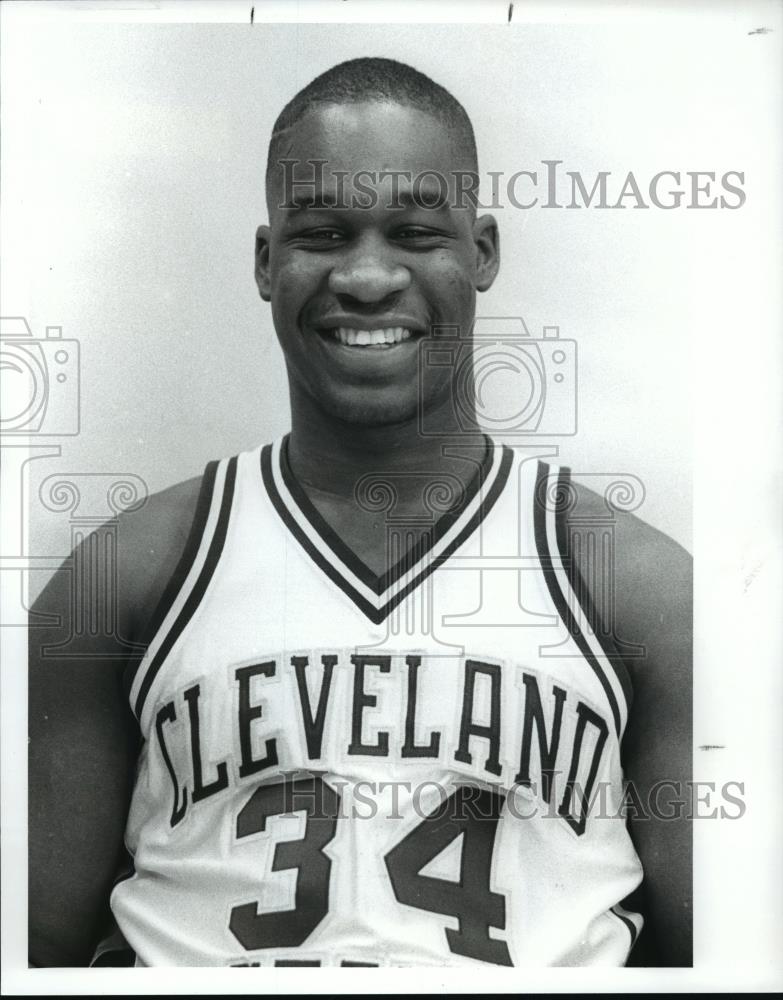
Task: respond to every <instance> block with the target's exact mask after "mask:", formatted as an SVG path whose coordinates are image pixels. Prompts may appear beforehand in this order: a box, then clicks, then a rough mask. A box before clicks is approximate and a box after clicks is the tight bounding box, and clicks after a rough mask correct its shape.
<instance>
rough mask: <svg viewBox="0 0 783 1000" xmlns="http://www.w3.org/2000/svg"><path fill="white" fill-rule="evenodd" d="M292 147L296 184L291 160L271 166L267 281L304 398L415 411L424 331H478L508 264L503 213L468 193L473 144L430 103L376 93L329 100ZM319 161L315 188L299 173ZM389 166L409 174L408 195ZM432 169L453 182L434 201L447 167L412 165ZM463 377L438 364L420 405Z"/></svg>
mask: <svg viewBox="0 0 783 1000" xmlns="http://www.w3.org/2000/svg"><path fill="white" fill-rule="evenodd" d="M282 148H283V150H284V154H283V155H284V156H285V158H287V159H288V160H293V161H298V163H297V165H296V166H295V167H293V168H292V167H291V166H289V167H288V168H287V169H288V174H287V176H288V178H289V181H290V179H291V178H293V180H294V182H295V183H294V184H293V185H292V184H290V183H288V184H286V185H284V183H283V176H284V173H283V168H282V167H281V168H279V172H276V171H275V170H274V169H273V172H272V174H271V178H270V186H269V189H268V192H267V198H268V203H269V211H270V223H271V224H270V226H269V227H267V226H262V227H261V228H260V229H259V230H258V234H257V241H256V280H257V282H258V286H259V290H260V292H261V295H262V297H263V298H264V299H265V300H267V301H271V304H272V314H273V318H274V324H275V329H276V331H277V335H278V338H279V341H280V344H281V347H282V349H283V352H284V354H285V359H286V364H287V368H288V375H289V379H290V380H291V381H292V388H293V390H294V396H296V393H298V392H304V393H306V394H307V395H308V396H309V397H310V398H311V399H312V400H314V401H315V402H316V404H317V406H318V408H319V409H320V410H321V411H322V412H325V413H327V414H330V415H331V416H335V417H339V418H340V419H342V420H345V421H347V422H351V423H362V424H365V425H376V426H377V425H381V424H392V423H399V422H403V421H407V420H412V419H414V418H415V416H416V412H417V406H418V404H419V400H420V379H419V364H420V361H419V353H420V352H419V343H420V341H421V338H422V337H424V336H425V335H427V336H431V335H432V333H431V331H432V328H433V327H441V326H447V327H450V328H452V329H453V328H455V327H456V328H457V329H458V330H459V332H460V336H461V337H466V336H467V335H468V333H469V331H470V328H471V326H472V322H473V317H474V311H475V299H476V291H477V290H479V291H483V290H484V289H486V288H489V286H490V285H491V284H492V281H493V280H494V277H495V274H496V273H497V267H498V257H497V229H496V226H495V222H494V219H492V218H491V217H490V216H485V217H483V218H482V219H478V220H476V219H475V216H474V213H473V212H472V211H471V209H470V207H469V204H468V203H467V199H466V198H465V197H463V198H462V199H461V200H462V202H463V203H464V204H462V205H460V204H459V197H458V193H457V183H458V181H457V180H456V179H455V172H456V171H460V170H461V171H463V172H464V171H468V170H470V169H471V168H470V164H469V163H468V162H466V155H467V154H465V153H460V150H459V148H458V146H457V144H456V141H455V140H454V139H453V138H452V136H451V135H450V134H449V132H448V130H447V129H446V128H445V127H444V126H442V125H441V124H440V123H439V122H438V121H437V120H436V119H435V118H433V117H432V116H431V115H429V114H427V113H425V112H422V111H419V110H417V109H414V108H409V107H406V106H403V105H400V104H395V103H386V102H377V101H371V102H367V103H363V104H340V105H325V106H321V107H319V108H318V109H317V110H313V111H311V112H309V113H308V114H307V115H306V116H305V118H303V119H302V120H301V121H300V122H298V123H297V124H296V125H295V126H294V127H293V128H292V129H291V130H290V133H289V134H288V136H286V138H285V140H284V143H283V146H282ZM311 160H323V161H325V165H324V166H323V168H320V169H319V175H320V177H321V178H322V181H323V183H322V185H320V184H319V186H318V189H317V191H316V192H315V195H314V192H313V186H312V183H310V184H309V185H305V184H299V185H297V184H296V182H297V181H300V180H307V181H310V182H312V180H313V178H314V176H316V173H315V168H314V167H312V166H311V165H310V164H309V163H308V161H311ZM383 171H389V172H398V174H397V184H398V193H397V194H395V193H394V192H393V189H392V179H391V177H390V176H388V175H387V176H386V177H385V178H384V177H381V176H379V175H380V174H381V172H383ZM425 171H432V172H437V174H438V175H439V176H440V177H442V178H444V181H445V182H447V183H448V197H446V198H441V202H442V203H440V204H438V205H437V207H435V208H428V207H424V205H423V204H422V203H425V204H426V205H429V204H432V203H433V202H435V201H437V200H438V195H439V194H441V195H442V194H443V193H444V188H443V186H441V185H439V183H438V182H437V180H436V179H435V178H433V177H432V176H431V175H430V177H429V178H428V179H422V180H421V182H420V185H419V186H418V187H416V185H414V184H412V183H411V182H410V181H408V180H407V179H406V177H405V176H401V172H407V174H408V175H410V177H411V178H414V179H415V178H416V177H417V176H419V175H421V174H422V173H423V172H425ZM368 172H369V173H368ZM373 173H374V174H375V175H376V176H375V177H371V176H370V174H373ZM334 202H337V204H336V205H335V206H334V207H330V203H332V204H333V203H334ZM283 203H285V204H286V207H280V206H281V205H282V204H283ZM368 203H369V204H368ZM381 340H383V343H382V344H380V343H379V341H381ZM368 341H369V343H368ZM453 375H454V372H453V371H452V370H451V369H450V368H449V367H439V368H437V369H435V368H433V369H432V371H428V372H427V373H426V374H425V377H424V378H423V379H422V381H421V405H423V407H425V408H430V409H432V408H435V407H437V406H440V405H442V404H443V403H444V401H445V400H447V397H448V394H449V393H450V392H451V391H452V378H453Z"/></svg>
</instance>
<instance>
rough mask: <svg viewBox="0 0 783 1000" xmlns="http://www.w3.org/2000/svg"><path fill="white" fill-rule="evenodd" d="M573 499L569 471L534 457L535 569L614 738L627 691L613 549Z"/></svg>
mask: <svg viewBox="0 0 783 1000" xmlns="http://www.w3.org/2000/svg"><path fill="white" fill-rule="evenodd" d="M577 503H578V491H577V489H576V487H575V486H574V484H573V483H572V481H571V470H570V469H568V468H566V467H565V466H557V465H550V464H548V463H547V462H543V461H539V462H538V468H537V472H536V484H535V491H534V497H533V523H534V532H535V539H536V548H537V551H538V558H539V561H540V563H541V569H542V572H543V574H544V579H545V580H546V585H547V588H548V590H549V594H550V596H551V598H552V601H553V602H554V604H555V607H556V608H557V611H558V614H559V615H560V618H561V619H562V621H563V623H564V625H565V626H566V628H567V629H568V631H569V633H570V634H571V636H572V638H573V640H574V642H575V643H576V645H577V647H578V648H579V651H580V652H581V653H582V655H583V656H584V658H585V660H586V661H587V662H588V664H589V665H590V667H591V669H592V670H593V672H594V673H595V675H596V676H597V678H598V680H599V681H600V683H601V686H602V688H603V690H604V692H605V694H606V698H607V701H608V703H609V707H610V709H611V712H612V718H613V720H614V726H615V731H616V733H617V738H618V740H619V739H621V738H622V735H623V732H624V731H625V726H626V723H627V721H628V713H629V711H630V707H631V702H632V697H633V693H632V688H631V680H630V677H629V676H628V671H627V668H626V666H625V663H624V662H623V658H622V656H621V655H620V653H619V652H618V650H617V645H616V641H615V637H614V628H613V626H614V622H613V621H612V618H611V610H612V608H613V605H614V595H613V592H612V586H613V572H612V570H613V566H612V560H613V558H614V552H613V548H612V543H611V536H610V535H607V534H606V528H607V524H606V523H604V522H597V521H596V522H595V523H585V524H580V523H579V521H578V518H577V516H576V514H575V511H576V508H577ZM580 567H581V568H580ZM585 570H586V573H585V572H584V571H585ZM599 594H600V604H601V607H599V600H598V597H599Z"/></svg>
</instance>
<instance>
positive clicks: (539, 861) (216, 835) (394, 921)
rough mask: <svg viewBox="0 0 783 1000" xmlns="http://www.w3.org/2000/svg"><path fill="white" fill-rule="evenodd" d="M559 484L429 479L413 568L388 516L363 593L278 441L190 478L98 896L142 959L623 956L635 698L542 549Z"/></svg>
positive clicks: (517, 461)
mask: <svg viewBox="0 0 783 1000" xmlns="http://www.w3.org/2000/svg"><path fill="white" fill-rule="evenodd" d="M479 466H480V467H479ZM561 475H562V474H561V473H560V471H559V470H558V469H557V468H555V467H552V466H548V465H546V464H544V463H542V462H540V461H539V460H538V459H537V458H535V457H531V456H530V455H525V453H524V452H514V451H512V450H510V449H509V448H507V447H505V446H494V445H493V446H492V447H491V448H490V449H489V451H488V455H487V457H486V459H485V460H484V462H483V465H480V463H477V473H476V475H475V477H474V479H473V482H472V484H471V486H470V488H469V489H467V490H460V488H459V484H456V485H455V484H454V483H447V482H446V481H444V482H442V483H440V484H435V485H434V487H433V484H430V487H431V489H430V493H431V495H430V500H431V504H430V506H431V508H432V509H433V511H434V513H433V517H432V523H431V524H430V525H429V529H428V530H427V531H426V532H425V533H424V535H423V536H421V533H420V532H419V533H418V535H419V537H420V540H419V541H418V542H417V543H416V544H415V545H413V546H412V547H411V548H410V550H409V551H407V552H406V549H408V548H409V546H407V545H406V543H405V526H404V525H403V526H402V527H400V525H399V524H398V523H397V522H396V521H395V518H394V511H393V509H392V510H390V511H389V513H388V524H389V533H390V534H389V537H390V540H391V541H390V545H391V546H392V548H393V546H394V545H397V546H398V548H399V554H400V558H399V559H398V560H392V561H393V562H396V565H395V566H394V568H393V569H391V570H389V571H388V572H386V573H385V574H384V575H383V576H382V577H380V578H379V577H378V576H376V575H375V574H374V573H373V572H371V571H370V569H369V568H368V567H367V566H366V565H364V564H363V563H362V562H361V561H360V560H359V559H358V558H357V557H356V556H355V555H354V554H353V553H352V552H351V551H350V550H349V549H348V548H347V546H346V545H345V544H344V542H343V541H342V540H341V539H340V538H339V537H337V536H336V534H335V533H334V532H333V531H332V530H331V529H330V528H329V527H328V525H327V524H326V522H325V521H324V520H323V519H322V517H321V516H320V515H319V514H318V512H317V511H316V510H315V508H314V507H313V506H312V504H311V503H310V502H309V501H308V499H307V497H306V496H305V495H304V493H303V491H302V490H301V488H300V487H299V486H298V484H297V483H296V481H295V480H294V478H293V476H292V473H291V470H290V468H289V465H288V460H287V438H283V439H281V440H279V441H277V442H275V443H274V444H272V445H267V446H266V447H264V448H258V449H255V450H253V451H248V452H244V453H242V454H240V455H239V456H236V457H234V458H231V459H226V460H223V461H221V462H219V463H212V464H210V466H208V468H207V472H206V473H205V476H204V483H203V487H202V495H201V499H200V501H199V505H198V509H197V513H196V517H195V523H194V526H193V530H192V532H191V537H190V540H189V543H188V546H187V550H186V552H185V553H184V555H183V557H182V560H181V562H180V565H179V567H178V569H177V571H176V572H175V574H174V577H173V579H172V582H171V584H170V586H169V587H168V589H167V591H166V593H165V594H164V597H163V600H162V602H161V606H160V607H159V609H158V612H157V614H156V615H155V619H154V622H153V626H152V630H151V631H152V637H151V640H150V642H149V645H148V647H147V650H146V653H145V655H144V657H143V659H142V661H141V662H140V664H139V665H138V666H137V668H136V669H135V670H133V671H132V673H131V674H130V675H129V676H128V678H127V681H128V692H129V697H130V702H131V706H132V708H133V710H134V712H135V714H136V717H137V719H138V721H139V725H140V727H141V732H142V735H143V738H144V743H143V747H142V751H141V755H140V759H139V764H138V770H137V776H136V783H135V789H134V793H133V799H132V805H131V810H130V815H129V819H128V824H127V831H126V846H127V848H128V851H129V853H130V855H131V857H132V859H133V873H132V874H131V875H130V876H129V877H127V878H125V879H124V880H122V881H120V882H119V883H118V884H117V885H116V886H115V888H114V890H113V892H112V897H111V906H112V910H113V913H114V916H115V918H116V921H117V923H118V925H119V928H120V930H121V931H122V933H123V935H124V936H125V938H126V939H127V941H128V942H129V944H130V946H131V947H132V948H133V949H134V950H135V952H136V955H137V959H136V962H137V964H141V965H192V966H196V965H210V966H215V965H245V966H247V965H252V966H255V965H260V966H268V965H289V966H290V965H304V966H308V965H321V966H335V965H336V966H340V965H344V966H348V965H369V966H372V965H454V966H456V965H465V964H475V963H490V964H495V965H505V966H512V965H514V966H515V965H538V966H540V965H596V964H604V965H622V964H624V963H625V961H626V959H627V957H628V954H629V951H630V948H631V946H632V945H633V943H634V941H635V939H636V937H637V935H638V933H639V931H640V929H641V925H642V918H641V917H640V916H639V915H638V914H637V913H634V912H631V911H630V910H628V909H626V908H624V907H623V905H622V902H623V901H624V900H625V899H626V897H627V896H628V895H629V894H630V893H631V892H632V891H633V890H634V889H635V888H636V887H637V886H638V885H639V883H640V881H641V878H642V871H641V865H640V862H639V860H638V857H637V855H636V853H635V851H634V848H633V846H632V843H631V840H630V837H629V834H628V832H627V829H626V823H625V820H624V818H623V816H622V809H621V804H622V798H623V776H622V767H621V759H620V746H621V738H622V734H623V729H624V727H625V723H626V719H627V714H628V706H629V693H630V689H629V686H628V679H627V676H626V675H625V673H624V670H623V667H622V664H621V663H620V661H619V659H618V658H617V657H616V655H611V654H612V651H611V650H607V649H605V648H604V647H603V646H602V644H601V642H599V637H598V636H597V635H596V633H595V632H594V631H593V630H592V628H591V627H590V626H589V625H588V624H587V622H586V615H585V613H584V612H583V611H582V609H581V608H580V606H579V600H578V597H577V593H578V591H579V587H580V583H579V581H578V580H577V578H576V576H575V571H574V569H573V567H569V566H568V565H567V564H566V563H565V562H564V560H563V559H562V558H561V556H560V551H561V548H562V544H563V538H562V530H563V523H564V521H563V516H562V511H560V512H559V510H558V506H557V504H556V503H555V500H556V499H557V497H556V496H555V494H556V493H557V492H558V489H559V488H562V487H563V486H564V485H565V479H564V478H559V477H561ZM392 486H393V484H392ZM365 487H366V489H365ZM448 488H451V489H452V492H453V494H454V496H453V497H452V500H453V501H454V502H453V503H451V504H450V505H449V503H448V502H447V500H448V498H447V497H446V496H445V494H446V493H447V492H448ZM362 489H365V494H364V496H363V497H362V496H359V502H364V503H376V504H379V505H382V504H383V502H384V501H385V500H386V501H388V500H389V498H390V497H392V495H393V490H392V489H390V488H389V487H388V486H387V487H386V492H385V493H384V492H383V489H382V488H381V486H379V484H378V483H373V482H371V481H369V480H368V482H367V483H366V484H360V488H359V492H360V493H361V490H362ZM433 489H434V492H433Z"/></svg>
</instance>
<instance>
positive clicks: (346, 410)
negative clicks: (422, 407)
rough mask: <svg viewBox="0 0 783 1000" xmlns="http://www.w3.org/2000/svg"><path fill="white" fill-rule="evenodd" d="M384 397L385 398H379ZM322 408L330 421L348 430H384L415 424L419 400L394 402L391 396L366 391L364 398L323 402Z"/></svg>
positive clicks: (397, 400)
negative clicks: (334, 419) (334, 420)
mask: <svg viewBox="0 0 783 1000" xmlns="http://www.w3.org/2000/svg"><path fill="white" fill-rule="evenodd" d="M379 396H382V397H383V398H379ZM321 407H322V409H323V410H324V411H325V412H326V414H327V415H328V416H330V417H333V418H336V419H337V420H339V421H340V422H341V423H343V424H347V425H348V426H349V427H356V428H357V430H358V429H359V428H368V427H373V428H382V427H393V426H395V425H400V424H415V423H416V420H417V412H418V411H417V400H415V399H413V400H406V399H400V398H399V395H398V396H397V397H396V398H394V396H392V394H386V393H383V394H376V393H374V392H372V391H367V393H365V394H363V395H362V396H361V397H359V396H353V397H352V398H348V399H346V398H341V399H331V398H330V399H325V400H324V399H322V400H321Z"/></svg>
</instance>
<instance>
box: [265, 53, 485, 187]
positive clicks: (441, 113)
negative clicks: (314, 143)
mask: <svg viewBox="0 0 783 1000" xmlns="http://www.w3.org/2000/svg"><path fill="white" fill-rule="evenodd" d="M373 100H375V101H392V102H394V103H396V104H402V105H405V106H407V107H411V108H417V109H418V110H419V111H425V112H427V113H428V114H430V115H432V116H433V117H434V118H437V119H438V121H439V122H441V124H443V125H445V126H446V128H447V129H448V130H449V131H450V132H451V134H452V135H453V136H454V138H455V141H456V143H457V145H458V146H459V147H460V148H461V150H464V152H465V153H466V163H465V164H461V165H460V166H461V168H467V169H470V170H474V171H475V172H476V174H478V153H477V151H476V138H475V136H474V134H473V125H472V124H471V121H470V118H468V113H467V111H465V109H464V108H463V107H462V105H461V104H460V102H459V101H458V100H457V99H456V97H454V95H453V94H451V93H450V92H449V91H448V90H446V88H445V87H441V85H440V84H439V83H435V81H434V80H431V79H430V78H429V77H428V76H425V74H424V73H420V72H419V71H418V70H417V69H414V68H413V67H412V66H408V65H407V64H406V63H401V62H397V61H396V60H394V59H383V58H380V57H376V56H372V57H369V56H367V57H362V58H360V59H349V60H347V61H346V62H342V63H339V64H338V65H337V66H332V68H331V69H328V70H326V72H325V73H321V75H320V76H317V77H316V78H315V79H314V80H312V81H311V82H310V83H308V84H307V86H306V87H303V88H302V90H300V91H299V93H298V94H296V95H295V96H294V97H293V98H292V99H291V100H290V101H289V102H288V104H286V106H285V107H284V108H283V110H282V111H281V112H280V114H279V115H278V117H277V121H276V122H275V124H274V127H273V129H272V138H271V139H270V140H269V152H268V156H267V164H266V179H267V184H268V183H269V177H270V173H271V171H272V168H273V165H274V164H275V162H276V161H277V159H278V157H279V155H280V153H279V148H280V145H281V142H282V137H283V135H284V134H285V132H286V131H287V130H288V129H290V128H291V127H292V126H293V125H295V124H296V123H297V122H298V121H299V120H300V119H301V118H303V117H304V116H305V115H306V114H307V113H308V111H311V110H312V109H313V108H314V107H316V106H317V105H319V104H358V103H360V102H362V101H373Z"/></svg>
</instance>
